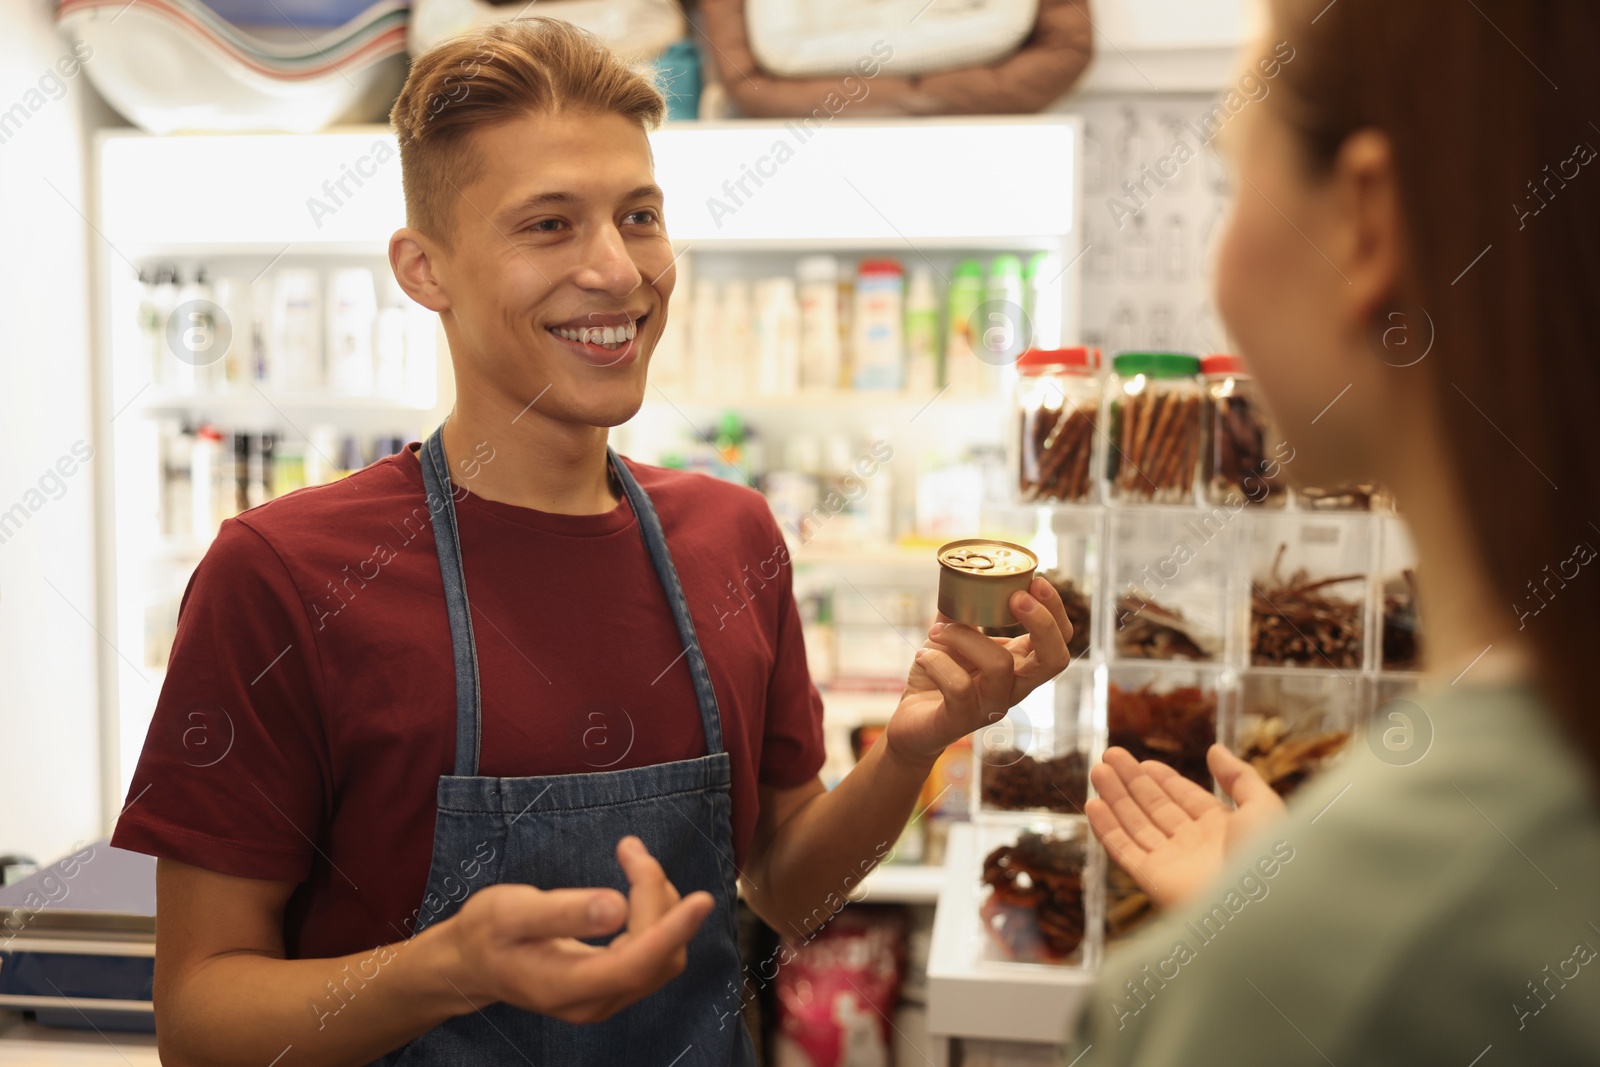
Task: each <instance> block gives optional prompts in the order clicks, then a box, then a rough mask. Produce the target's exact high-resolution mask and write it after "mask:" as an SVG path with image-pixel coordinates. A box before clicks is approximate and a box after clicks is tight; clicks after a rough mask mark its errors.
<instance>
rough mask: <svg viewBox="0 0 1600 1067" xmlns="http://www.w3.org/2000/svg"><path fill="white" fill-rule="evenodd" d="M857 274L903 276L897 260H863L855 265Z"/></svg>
mask: <svg viewBox="0 0 1600 1067" xmlns="http://www.w3.org/2000/svg"><path fill="white" fill-rule="evenodd" d="M856 273H857V274H904V273H905V269H904V268H903V267H901V266H900V261H899V260H898V259H863V260H862V261H861V262H860V263H858V264H856Z"/></svg>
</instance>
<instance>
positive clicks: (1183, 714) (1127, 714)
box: [1106, 683, 1217, 789]
mask: <svg viewBox="0 0 1600 1067" xmlns="http://www.w3.org/2000/svg"><path fill="white" fill-rule="evenodd" d="M1106 720H1107V727H1108V729H1107V741H1108V743H1110V744H1112V745H1118V746H1120V747H1122V748H1125V749H1127V750H1128V751H1129V752H1130V753H1131V754H1132V755H1133V758H1134V759H1136V760H1141V761H1142V760H1147V759H1153V760H1160V761H1161V762H1162V763H1165V764H1167V765H1168V766H1169V767H1171V768H1172V769H1173V770H1175V771H1177V772H1178V773H1179V774H1181V775H1183V776H1184V777H1185V778H1187V779H1189V780H1190V781H1192V782H1195V783H1196V784H1198V785H1200V786H1202V787H1204V788H1206V789H1210V788H1211V787H1212V783H1211V771H1210V769H1209V768H1208V767H1207V766H1206V750H1207V749H1208V748H1210V747H1211V746H1212V745H1213V744H1214V743H1216V740H1217V695H1216V694H1215V693H1210V692H1207V691H1205V690H1203V689H1201V688H1199V687H1198V686H1192V685H1191V686H1181V687H1179V688H1176V689H1172V690H1169V691H1168V692H1165V693H1158V692H1156V691H1155V690H1154V688H1153V687H1152V686H1151V685H1150V684H1148V683H1147V684H1145V685H1143V686H1141V687H1140V688H1138V689H1123V688H1122V687H1121V686H1119V685H1112V686H1111V687H1110V690H1109V691H1108V693H1107V698H1106Z"/></svg>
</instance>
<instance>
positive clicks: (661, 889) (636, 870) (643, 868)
mask: <svg viewBox="0 0 1600 1067" xmlns="http://www.w3.org/2000/svg"><path fill="white" fill-rule="evenodd" d="M617 862H618V863H620V864H622V873H624V874H626V875H627V876H628V886H629V889H628V930H629V931H630V932H633V931H637V930H641V929H643V928H644V927H647V926H649V925H651V924H652V923H654V922H655V921H656V920H657V919H659V918H660V917H661V916H662V915H663V914H664V913H666V911H667V909H669V908H671V907H672V906H673V905H674V904H676V903H677V902H678V890H677V888H676V887H675V886H673V884H672V882H670V881H669V880H668V879H667V872H666V871H664V870H662V869H661V864H660V863H659V862H658V861H657V860H656V858H655V857H654V856H652V855H650V850H649V849H647V848H645V847H644V842H643V841H640V840H639V839H638V838H637V837H634V836H633V835H632V834H629V835H628V836H627V837H624V838H623V839H622V840H621V841H618V842H617Z"/></svg>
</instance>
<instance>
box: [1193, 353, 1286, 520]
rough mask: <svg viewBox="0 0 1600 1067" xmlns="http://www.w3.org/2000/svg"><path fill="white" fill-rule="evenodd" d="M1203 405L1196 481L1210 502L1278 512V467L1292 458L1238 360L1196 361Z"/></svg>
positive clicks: (1282, 495) (1281, 489)
mask: <svg viewBox="0 0 1600 1067" xmlns="http://www.w3.org/2000/svg"><path fill="white" fill-rule="evenodd" d="M1200 374H1201V376H1202V377H1203V378H1204V380H1205V394H1206V402H1205V407H1204V409H1203V417H1202V420H1201V421H1202V434H1203V437H1204V440H1205V451H1204V453H1203V454H1202V459H1201V462H1202V473H1201V482H1202V484H1203V485H1204V487H1205V498H1206V500H1207V501H1208V502H1210V503H1212V504H1226V505H1229V506H1233V507H1239V506H1243V505H1246V504H1249V505H1253V506H1256V507H1269V508H1281V507H1283V505H1284V503H1285V501H1286V500H1287V499H1288V493H1287V492H1285V489H1286V479H1285V477H1284V472H1283V464H1284V463H1286V462H1288V460H1289V459H1292V458H1293V456H1294V452H1293V450H1292V449H1291V448H1290V447H1289V446H1288V444H1287V442H1285V441H1284V440H1283V439H1282V438H1281V437H1280V436H1279V435H1278V431H1277V427H1276V426H1275V425H1274V424H1273V421H1272V418H1271V416H1270V415H1269V414H1268V413H1267V408H1266V405H1265V403H1263V402H1262V399H1261V394H1260V391H1259V390H1258V388H1257V386H1256V381H1255V379H1254V378H1253V377H1251V375H1250V374H1249V373H1248V372H1247V371H1246V370H1245V366H1244V361H1243V360H1241V359H1240V358H1239V357H1238V356H1231V355H1222V354H1218V355H1210V356H1205V357H1203V358H1202V359H1201V360H1200Z"/></svg>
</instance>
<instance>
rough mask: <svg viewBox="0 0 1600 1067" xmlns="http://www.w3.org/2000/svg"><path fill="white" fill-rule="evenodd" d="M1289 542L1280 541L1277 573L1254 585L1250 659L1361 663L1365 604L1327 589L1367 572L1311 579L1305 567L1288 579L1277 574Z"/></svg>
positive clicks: (1335, 665) (1275, 561) (1272, 663)
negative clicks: (1329, 594) (1362, 620)
mask: <svg viewBox="0 0 1600 1067" xmlns="http://www.w3.org/2000/svg"><path fill="white" fill-rule="evenodd" d="M1287 548H1288V545H1287V544H1280V545H1279V546H1278V552H1277V555H1275V556H1273V558H1272V573H1271V575H1270V576H1269V577H1268V579H1267V580H1266V581H1265V582H1251V584H1250V662H1251V663H1253V664H1255V665H1256V666H1258V667H1275V666H1281V665H1283V664H1286V663H1300V664H1307V665H1311V666H1317V667H1333V668H1335V669H1338V668H1341V667H1351V668H1354V667H1359V666H1361V636H1362V625H1361V604H1360V603H1359V602H1357V601H1354V600H1344V599H1341V598H1339V597H1332V596H1327V595H1325V594H1323V593H1322V592H1321V590H1322V589H1325V588H1327V587H1328V586H1331V585H1339V584H1342V583H1344V582H1359V581H1363V580H1365V578H1366V575H1364V574H1342V575H1339V576H1338V577H1336V578H1322V579H1319V580H1317V581H1311V580H1310V578H1309V576H1308V575H1307V573H1306V570H1305V568H1303V567H1302V568H1300V569H1299V570H1296V571H1295V572H1294V573H1293V574H1291V575H1290V576H1289V578H1288V580H1287V581H1285V580H1284V579H1283V578H1282V577H1281V576H1280V575H1279V573H1278V568H1279V564H1280V563H1282V561H1283V553H1284V551H1285V550H1286V549H1287Z"/></svg>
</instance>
